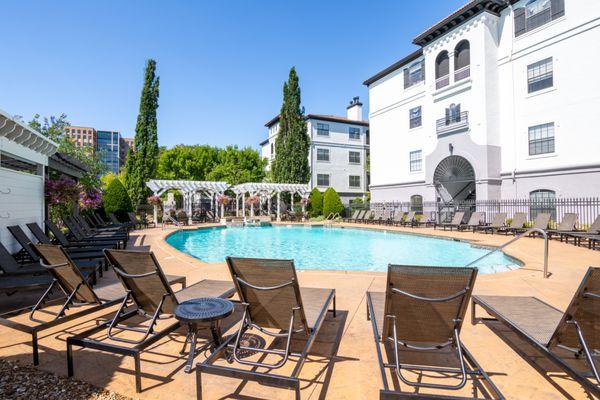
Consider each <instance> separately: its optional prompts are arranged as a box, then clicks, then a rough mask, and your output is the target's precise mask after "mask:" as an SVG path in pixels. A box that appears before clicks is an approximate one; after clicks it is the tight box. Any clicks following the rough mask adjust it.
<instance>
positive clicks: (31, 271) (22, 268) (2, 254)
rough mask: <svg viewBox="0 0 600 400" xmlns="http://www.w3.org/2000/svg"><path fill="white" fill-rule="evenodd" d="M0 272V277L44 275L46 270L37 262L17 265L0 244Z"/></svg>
mask: <svg viewBox="0 0 600 400" xmlns="http://www.w3.org/2000/svg"><path fill="white" fill-rule="evenodd" d="M0 271H2V275H3V276H4V275H46V268H44V267H42V266H41V265H40V263H39V262H34V263H29V264H19V263H18V262H17V260H15V258H14V257H13V256H12V255H11V254H10V253H9V251H8V250H7V249H6V247H4V245H3V244H2V243H0Z"/></svg>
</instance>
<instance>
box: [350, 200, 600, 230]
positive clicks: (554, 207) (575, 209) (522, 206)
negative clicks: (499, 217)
mask: <svg viewBox="0 0 600 400" xmlns="http://www.w3.org/2000/svg"><path fill="white" fill-rule="evenodd" d="M360 209H371V210H374V211H375V212H376V213H382V212H384V211H387V212H390V211H391V213H392V214H391V215H394V214H395V213H398V212H401V213H406V212H409V211H416V212H417V213H421V214H424V215H425V216H427V217H429V218H432V219H435V220H436V221H437V222H448V221H450V220H452V217H453V216H454V213H456V212H457V211H464V212H465V220H468V218H469V216H470V214H471V213H473V212H475V211H481V212H483V213H484V214H485V220H486V222H490V221H491V220H492V218H493V217H494V215H495V214H497V213H506V216H507V218H508V219H511V218H512V217H513V216H514V215H515V213H517V212H522V213H525V214H526V215H527V222H528V224H529V225H531V224H532V223H533V221H534V220H535V217H536V216H537V214H538V213H542V212H547V213H550V215H551V222H550V227H551V228H555V227H556V226H557V225H558V224H559V223H560V221H562V219H563V217H564V215H565V214H566V213H576V214H577V216H578V219H577V225H576V227H577V229H587V228H588V227H589V226H590V225H591V224H592V223H593V222H594V220H595V219H596V218H597V217H598V215H600V197H586V198H583V197H582V198H556V199H543V200H533V199H504V200H470V201H461V202H451V203H444V202H435V201H424V202H422V203H420V202H419V203H415V202H412V203H411V202H410V201H388V202H371V203H352V204H351V205H350V207H349V210H348V212H347V215H352V213H353V212H354V211H355V210H360Z"/></svg>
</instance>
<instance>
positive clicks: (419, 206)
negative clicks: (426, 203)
mask: <svg viewBox="0 0 600 400" xmlns="http://www.w3.org/2000/svg"><path fill="white" fill-rule="evenodd" d="M410 211H415V212H420V213H422V212H423V196H421V195H419V194H414V195H412V196H410Z"/></svg>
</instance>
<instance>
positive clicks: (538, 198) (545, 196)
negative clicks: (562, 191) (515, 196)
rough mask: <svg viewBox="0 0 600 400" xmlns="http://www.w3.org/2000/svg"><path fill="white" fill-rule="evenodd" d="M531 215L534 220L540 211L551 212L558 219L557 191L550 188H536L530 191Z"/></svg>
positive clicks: (552, 217) (553, 218)
mask: <svg viewBox="0 0 600 400" xmlns="http://www.w3.org/2000/svg"><path fill="white" fill-rule="evenodd" d="M529 202H530V204H529V217H530V218H531V219H532V220H534V219H535V218H536V217H537V215H538V214H540V213H549V214H550V216H551V219H552V220H553V221H556V193H555V192H554V191H552V190H548V189H539V190H534V191H533V192H531V193H529Z"/></svg>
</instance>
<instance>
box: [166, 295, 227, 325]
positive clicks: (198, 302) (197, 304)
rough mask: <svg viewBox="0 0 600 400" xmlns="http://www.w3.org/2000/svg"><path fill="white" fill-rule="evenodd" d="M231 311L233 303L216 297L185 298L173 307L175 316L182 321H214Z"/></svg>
mask: <svg viewBox="0 0 600 400" xmlns="http://www.w3.org/2000/svg"><path fill="white" fill-rule="evenodd" d="M232 313H233V303H232V302H231V301H229V300H225V299H221V298H217V297H202V298H199V299H191V300H187V301H184V302H183V303H180V304H179V305H178V306H177V307H176V308H175V318H177V319H178V320H179V321H182V322H209V321H215V320H218V319H222V318H225V317H228V316H229V315H231V314H232Z"/></svg>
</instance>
